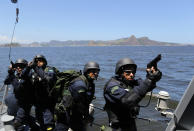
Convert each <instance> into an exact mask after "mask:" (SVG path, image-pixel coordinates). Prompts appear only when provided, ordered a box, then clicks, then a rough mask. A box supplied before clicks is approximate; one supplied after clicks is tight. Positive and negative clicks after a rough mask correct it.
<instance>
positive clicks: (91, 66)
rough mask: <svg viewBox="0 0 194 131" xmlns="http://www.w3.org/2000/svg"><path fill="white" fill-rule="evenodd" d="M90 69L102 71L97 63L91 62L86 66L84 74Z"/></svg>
mask: <svg viewBox="0 0 194 131" xmlns="http://www.w3.org/2000/svg"><path fill="white" fill-rule="evenodd" d="M90 69H96V70H98V71H100V66H99V64H98V63H97V62H93V61H90V62H88V63H86V64H85V66H84V71H83V72H84V74H86V73H87V72H88V70H90Z"/></svg>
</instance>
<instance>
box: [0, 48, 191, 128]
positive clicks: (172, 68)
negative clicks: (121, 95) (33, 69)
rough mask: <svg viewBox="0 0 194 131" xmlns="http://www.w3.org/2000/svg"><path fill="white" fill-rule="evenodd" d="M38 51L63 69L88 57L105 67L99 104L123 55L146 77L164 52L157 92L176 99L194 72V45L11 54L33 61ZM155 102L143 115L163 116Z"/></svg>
mask: <svg viewBox="0 0 194 131" xmlns="http://www.w3.org/2000/svg"><path fill="white" fill-rule="evenodd" d="M8 52H9V48H0V86H2V83H3V80H4V78H5V76H6V75H7V68H8V66H9V60H8ZM36 54H43V55H45V56H46V58H47V59H48V63H49V65H51V66H55V67H57V68H58V69H59V70H61V71H62V70H65V69H77V70H80V69H83V66H84V64H85V63H86V62H88V61H96V62H98V63H99V64H100V68H101V71H100V75H99V77H100V78H99V80H98V81H97V82H96V97H97V99H96V100H95V101H94V103H95V104H96V106H98V107H103V105H104V98H103V95H102V93H103V86H104V84H105V82H106V81H107V80H108V79H109V78H110V77H111V76H112V75H114V69H115V64H116V62H117V61H118V60H119V59H121V58H124V57H130V58H132V59H133V60H134V61H135V62H136V64H137V65H138V70H137V74H136V77H137V78H138V77H142V78H145V75H146V72H145V69H146V65H147V63H148V62H149V61H150V60H152V59H153V58H154V57H155V56H157V55H158V54H162V60H161V61H160V62H159V64H158V67H159V69H160V70H161V71H162V72H163V77H162V79H161V80H160V82H158V83H157V85H158V88H156V89H155V90H154V92H155V93H158V92H159V91H160V90H164V91H168V92H169V94H170V96H171V99H173V100H175V101H179V100H180V99H181V97H182V95H183V93H184V91H185V89H186V88H187V86H188V84H189V82H190V80H191V79H192V77H193V75H194V72H193V68H194V47H191V46H180V47H169V46H160V47H150V46H111V47H36V48H27V47H25V48H24V47H23V48H12V52H11V58H12V60H13V61H15V60H16V59H17V58H25V59H27V60H28V61H31V60H32V59H33V56H35V55H36ZM154 106H155V102H154V101H152V104H151V106H150V107H148V108H146V109H142V111H141V113H140V114H141V116H144V117H152V118H156V119H160V116H159V114H157V112H155V111H154ZM95 116H96V122H98V123H101V122H104V121H105V120H104V119H105V118H106V114H105V113H103V112H102V111H98V110H96V113H95ZM154 125H157V124H154ZM154 125H152V127H154ZM149 126H150V124H149V123H146V122H140V124H139V127H140V129H141V130H142V129H143V130H148V129H149ZM158 126H159V127H163V128H161V130H164V127H165V126H166V125H158ZM158 126H156V128H157V127H158ZM141 127H142V128H141ZM145 127H147V129H146V128H145Z"/></svg>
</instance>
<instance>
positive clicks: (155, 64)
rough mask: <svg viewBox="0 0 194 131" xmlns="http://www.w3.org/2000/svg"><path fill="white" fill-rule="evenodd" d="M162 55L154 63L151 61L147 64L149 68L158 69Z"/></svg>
mask: <svg viewBox="0 0 194 131" xmlns="http://www.w3.org/2000/svg"><path fill="white" fill-rule="evenodd" d="M161 57H162V56H161V54H159V55H158V56H157V57H156V58H154V59H153V60H152V61H150V62H149V63H148V64H147V68H152V66H153V67H154V68H155V69H157V63H158V62H159V61H160V60H161Z"/></svg>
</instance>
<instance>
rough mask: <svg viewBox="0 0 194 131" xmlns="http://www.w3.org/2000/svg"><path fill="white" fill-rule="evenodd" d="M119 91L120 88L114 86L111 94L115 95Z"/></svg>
mask: <svg viewBox="0 0 194 131" xmlns="http://www.w3.org/2000/svg"><path fill="white" fill-rule="evenodd" d="M118 89H119V87H118V86H114V87H113V88H112V89H111V93H112V94H114V92H115V91H116V90H118Z"/></svg>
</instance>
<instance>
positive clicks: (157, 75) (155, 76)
mask: <svg viewBox="0 0 194 131" xmlns="http://www.w3.org/2000/svg"><path fill="white" fill-rule="evenodd" d="M146 78H147V79H149V80H151V81H152V82H157V81H159V80H160V79H161V78H162V72H160V70H157V71H156V72H155V73H152V71H147V75H146Z"/></svg>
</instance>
